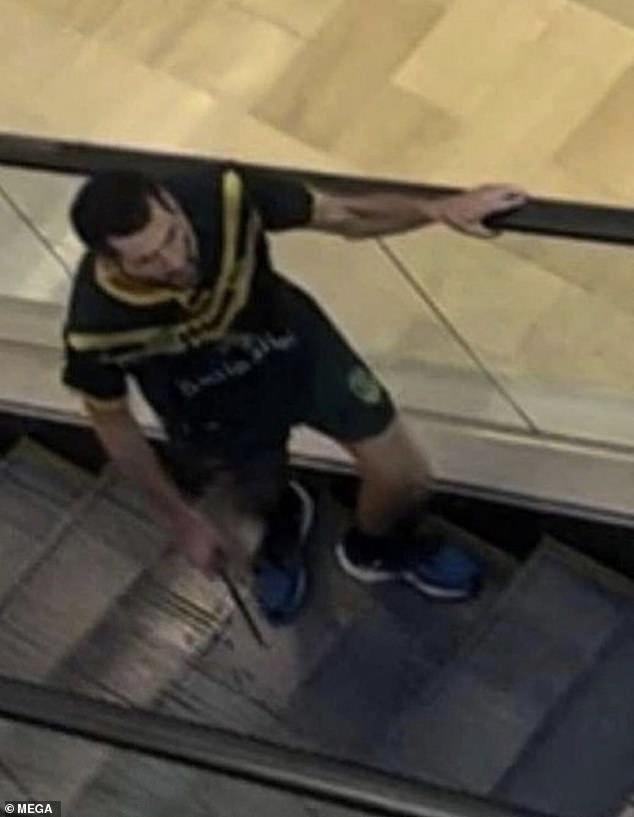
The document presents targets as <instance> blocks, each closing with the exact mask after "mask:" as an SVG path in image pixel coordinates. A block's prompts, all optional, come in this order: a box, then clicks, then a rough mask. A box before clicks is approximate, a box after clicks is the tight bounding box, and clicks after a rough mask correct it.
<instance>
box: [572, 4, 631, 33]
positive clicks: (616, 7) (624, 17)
mask: <svg viewBox="0 0 634 817" xmlns="http://www.w3.org/2000/svg"><path fill="white" fill-rule="evenodd" d="M575 2H576V3H580V4H582V5H584V6H587V7H588V8H590V9H594V10H595V11H598V12H599V13H600V14H606V15H607V16H608V17H612V18H613V19H614V20H617V21H618V22H620V23H623V24H624V25H626V26H629V27H630V28H634V6H633V5H632V4H631V3H624V2H623V0H575Z"/></svg>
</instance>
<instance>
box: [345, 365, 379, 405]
mask: <svg viewBox="0 0 634 817" xmlns="http://www.w3.org/2000/svg"><path fill="white" fill-rule="evenodd" d="M348 386H349V387H350V391H351V392H352V393H353V394H354V396H355V397H358V398H359V400H361V401H362V402H364V403H368V404H369V405H372V406H376V405H378V404H379V403H380V402H381V400H382V399H383V390H382V388H381V384H380V383H379V382H378V380H376V378H374V377H373V375H372V374H371V372H369V371H368V370H367V369H366V368H364V367H363V366H355V368H354V369H352V371H351V372H350V374H349V375H348Z"/></svg>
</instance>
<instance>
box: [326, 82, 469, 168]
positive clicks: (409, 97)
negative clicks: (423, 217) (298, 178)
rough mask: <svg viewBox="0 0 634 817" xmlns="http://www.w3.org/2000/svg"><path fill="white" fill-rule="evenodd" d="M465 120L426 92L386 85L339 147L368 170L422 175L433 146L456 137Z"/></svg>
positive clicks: (344, 134)
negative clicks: (425, 96)
mask: <svg viewBox="0 0 634 817" xmlns="http://www.w3.org/2000/svg"><path fill="white" fill-rule="evenodd" d="M459 127H460V126H459V122H458V121H457V120H456V119H455V118H453V117H451V116H449V115H448V114H447V113H445V111H443V110H442V109H440V108H438V107H436V106H435V105H433V104H430V103H428V102H426V101H425V100H424V99H422V98H421V97H420V96H417V95H416V94H412V93H409V92H408V91H405V90H402V89H400V88H397V87H395V86H393V85H389V84H385V85H380V86H379V87H377V88H376V90H375V94H374V95H373V97H372V98H371V99H369V100H367V102H366V103H365V105H364V106H363V107H362V108H360V109H359V110H358V111H357V112H356V113H355V116H354V118H353V119H351V120H350V121H349V123H348V124H347V125H346V126H345V127H344V129H343V130H342V131H341V134H340V136H339V138H338V139H337V141H336V142H335V143H334V145H333V150H334V152H335V153H336V154H337V155H342V156H346V157H348V158H349V159H350V160H351V161H354V162H355V163H356V164H358V165H360V166H361V167H363V168H364V169H366V170H371V171H376V172H378V173H381V174H385V175H396V176H404V175H407V174H408V173H409V172H411V171H412V170H413V174H414V176H416V175H418V174H419V173H420V166H421V157H422V156H424V154H425V151H426V150H428V149H429V148H430V147H433V146H435V145H438V144H442V143H444V142H446V141H447V140H448V139H452V138H455V137H456V136H457V135H458V133H459Z"/></svg>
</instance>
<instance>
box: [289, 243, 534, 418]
mask: <svg viewBox="0 0 634 817" xmlns="http://www.w3.org/2000/svg"><path fill="white" fill-rule="evenodd" d="M274 251H275V258H276V261H277V268H278V269H279V270H280V271H281V272H282V273H284V274H286V275H288V277H290V278H292V279H293V280H295V281H297V282H298V283H300V284H301V285H302V286H304V287H305V288H306V289H307V290H308V291H309V292H312V293H313V294H314V295H315V297H316V298H317V299H318V301H319V303H321V304H322V305H323V306H324V308H325V309H326V311H327V312H328V313H329V314H330V315H331V316H332V318H333V319H334V320H335V322H336V323H337V324H338V325H339V326H340V327H341V329H342V331H343V332H344V334H345V335H346V337H347V338H348V339H349V341H350V342H351V343H352V345H353V347H354V348H356V349H358V350H359V351H360V353H361V354H362V355H363V356H364V357H365V358H366V359H367V360H368V361H369V362H371V363H372V364H373V365H374V366H375V367H376V368H377V370H378V371H379V372H380V374H381V375H382V376H383V377H384V379H385V380H386V382H387V383H388V384H389V386H390V387H391V388H392V389H393V392H394V395H395V397H396V399H397V401H398V402H399V404H400V405H402V406H407V407H409V408H413V409H416V410H425V411H432V412H440V413H442V412H446V413H448V414H450V415H452V416H455V417H463V418H470V419H473V420H478V421H483V422H485V421H490V422H494V423H498V424H504V425H510V426H516V427H517V426H518V425H521V421H520V420H519V418H518V417H517V416H516V415H515V413H514V412H513V410H512V409H511V408H510V406H509V405H508V404H507V402H506V401H505V400H504V398H502V397H501V396H500V395H499V394H498V393H497V392H496V390H495V388H494V387H493V386H492V384H491V382H490V381H489V380H488V379H487V378H486V377H485V376H484V375H483V374H482V373H481V372H480V371H479V369H478V368H477V366H476V365H475V364H474V363H473V362H472V361H471V359H470V358H469V357H468V356H467V355H466V354H465V352H464V351H463V350H462V349H461V348H460V346H459V345H458V344H457V343H456V341H455V340H454V338H452V337H451V335H450V334H449V333H448V332H447V331H446V329H445V328H444V327H443V326H442V324H441V323H440V322H439V321H438V320H437V319H436V318H435V317H434V315H433V314H432V313H431V311H430V310H429V308H428V307H427V306H426V304H425V303H423V302H422V301H421V300H420V299H419V298H418V297H417V296H416V294H415V293H414V291H413V290H412V289H411V287H410V286H409V285H408V284H407V282H405V281H404V280H403V278H402V277H401V276H400V275H399V273H398V271H397V270H396V268H395V267H393V266H392V264H391V262H390V261H389V260H388V259H387V257H386V256H385V255H384V254H383V253H382V252H381V251H380V250H379V248H378V245H377V244H376V243H375V242H368V241H366V242H361V243H356V244H354V245H352V244H349V243H347V242H345V241H343V240H341V239H337V238H332V237H327V236H322V235H317V234H309V233H296V234H288V235H285V236H279V237H277V238H276V239H275V241H274Z"/></svg>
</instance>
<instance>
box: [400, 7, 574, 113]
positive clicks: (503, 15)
mask: <svg viewBox="0 0 634 817" xmlns="http://www.w3.org/2000/svg"><path fill="white" fill-rule="evenodd" d="M560 5H561V3H560V0H533V2H530V3H527V2H525V0H478V2H475V3H474V2H473V0H455V1H454V2H453V3H452V4H451V5H450V6H449V8H448V10H447V13H446V14H445V16H444V17H443V18H442V19H441V20H440V21H439V23H438V25H436V27H435V28H434V29H433V31H431V32H430V33H429V34H428V36H427V37H425V38H424V39H423V40H422V42H421V44H420V46H419V47H418V48H417V49H416V50H415V51H414V53H413V54H412V55H411V56H410V57H409V59H408V60H407V61H406V62H405V63H404V65H403V66H402V67H401V68H400V69H399V70H398V71H397V73H395V74H394V77H393V79H394V81H395V82H396V83H397V84H398V85H399V86H401V87H402V88H405V89H407V90H408V91H410V92H412V93H414V94H418V95H420V96H422V97H423V98H424V99H425V100H428V101H429V102H432V103H433V104H434V105H436V106H438V107H440V108H443V109H444V110H445V111H447V112H449V113H451V114H452V115H454V116H458V117H462V116H468V115H469V114H470V113H473V111H474V110H476V109H477V107H478V106H479V105H480V104H481V103H482V102H483V101H484V100H485V99H486V97H487V96H489V95H490V94H491V92H492V91H493V90H494V89H496V88H497V87H499V85H500V84H501V83H502V84H503V83H504V80H505V78H506V76H507V74H508V72H509V70H510V69H512V67H513V66H514V65H515V64H516V63H517V61H518V59H521V56H522V54H523V53H525V52H526V50H527V49H529V48H530V47H531V45H532V43H533V42H534V41H535V40H536V39H537V38H538V37H539V36H540V35H542V34H543V32H544V29H545V28H546V27H547V26H548V24H549V22H550V20H551V18H552V16H553V14H554V13H555V12H556V11H557V9H558V8H559V7H560ZM457 55H460V64H459V65H458V64H457V63H456V57H457ZM466 66H468V69H467V68H466Z"/></svg>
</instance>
